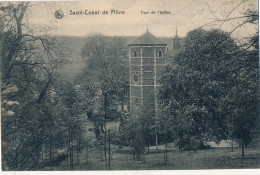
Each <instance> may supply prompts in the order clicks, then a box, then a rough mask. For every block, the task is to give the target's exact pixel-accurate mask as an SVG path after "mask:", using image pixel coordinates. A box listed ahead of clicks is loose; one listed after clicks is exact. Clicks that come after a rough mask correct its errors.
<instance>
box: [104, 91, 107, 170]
mask: <svg viewBox="0 0 260 175" xmlns="http://www.w3.org/2000/svg"><path fill="white" fill-rule="evenodd" d="M104 107H105V116H104V130H105V131H104V136H105V141H104V142H105V143H104V153H105V167H106V170H107V145H106V144H107V135H106V116H107V94H104Z"/></svg>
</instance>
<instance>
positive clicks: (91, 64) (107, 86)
mask: <svg viewBox="0 0 260 175" xmlns="http://www.w3.org/2000/svg"><path fill="white" fill-rule="evenodd" d="M124 47H125V40H123V39H122V38H118V37H112V38H109V37H105V36H103V35H94V36H90V37H88V38H87V41H86V43H85V45H84V46H83V48H82V51H81V55H82V58H83V59H84V60H85V61H86V68H85V69H84V71H83V74H84V75H85V76H87V77H88V79H89V80H90V81H91V82H92V84H93V85H94V86H95V89H96V92H97V93H96V94H97V95H98V96H99V97H100V98H97V99H99V100H98V101H97V102H98V104H97V105H98V106H99V107H100V108H99V109H98V114H100V115H99V116H101V117H102V128H104V129H103V131H104V154H105V165H106V168H107V155H106V142H107V141H106V120H107V119H109V118H111V116H109V115H108V114H109V113H110V114H111V115H117V114H116V109H117V105H116V104H117V103H116V102H117V101H118V98H119V96H118V95H119V94H120V91H122V90H123V89H124V88H125V86H126V82H127V81H126V79H127V78H126V77H127V72H128V71H127V66H126V65H127V64H126V63H125V61H124V58H127V56H126V49H125V48H124ZM111 111H114V112H112V113H111Z"/></svg>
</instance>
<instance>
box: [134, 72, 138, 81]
mask: <svg viewBox="0 0 260 175" xmlns="http://www.w3.org/2000/svg"><path fill="white" fill-rule="evenodd" d="M134 82H135V83H137V82H138V76H137V75H136V74H135V75H134Z"/></svg>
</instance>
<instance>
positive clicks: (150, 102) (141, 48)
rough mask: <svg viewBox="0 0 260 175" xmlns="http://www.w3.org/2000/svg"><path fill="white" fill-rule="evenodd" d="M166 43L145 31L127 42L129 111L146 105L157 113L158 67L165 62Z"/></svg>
mask: <svg viewBox="0 0 260 175" xmlns="http://www.w3.org/2000/svg"><path fill="white" fill-rule="evenodd" d="M166 53H167V44H166V43H164V42H163V41H161V40H159V39H158V38H156V37H155V36H154V35H153V34H151V33H150V32H149V31H148V29H147V31H146V32H145V33H144V34H143V35H141V36H140V37H139V38H137V39H136V40H135V41H133V42H132V43H130V44H129V65H130V96H129V100H130V111H132V110H135V109H136V108H138V107H141V106H143V107H146V108H149V110H152V111H154V113H155V114H156V113H157V102H156V101H157V99H156V94H157V91H158V82H157V74H158V69H160V68H161V67H162V66H163V65H165V64H166V59H165V57H166Z"/></svg>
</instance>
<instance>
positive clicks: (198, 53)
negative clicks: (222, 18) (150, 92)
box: [159, 29, 238, 150]
mask: <svg viewBox="0 0 260 175" xmlns="http://www.w3.org/2000/svg"><path fill="white" fill-rule="evenodd" d="M237 49H238V47H237V46H236V43H235V42H234V40H232V39H231V38H230V36H229V34H228V33H226V32H223V31H220V30H210V31H205V30H202V29H196V30H193V31H191V32H189V33H188V34H187V37H186V38H185V40H184V46H183V49H182V50H181V52H180V53H179V54H178V55H177V56H176V58H174V60H173V61H172V63H171V64H169V65H167V66H166V67H165V69H164V70H163V71H162V73H161V75H162V76H161V77H160V80H159V81H160V84H161V87H160V91H159V99H160V104H162V108H163V110H164V111H167V115H169V116H170V117H169V118H170V119H172V120H173V122H171V123H172V124H173V126H172V127H171V128H172V129H170V131H171V132H172V133H173V135H174V139H175V140H176V145H177V146H178V147H179V148H180V149H187V150H196V149H197V148H199V147H200V146H202V145H203V144H204V142H207V141H215V142H219V141H220V140H222V139H225V138H226V135H227V132H228V128H227V123H226V121H227V117H226V114H224V113H223V112H222V111H221V110H220V104H219V101H220V99H221V98H222V97H224V96H225V95H226V93H227V85H226V74H227V73H228V72H229V66H231V63H232V62H233V60H234V58H235V57H234V56H233V55H232V54H230V53H232V52H234V51H236V50H237Z"/></svg>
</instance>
